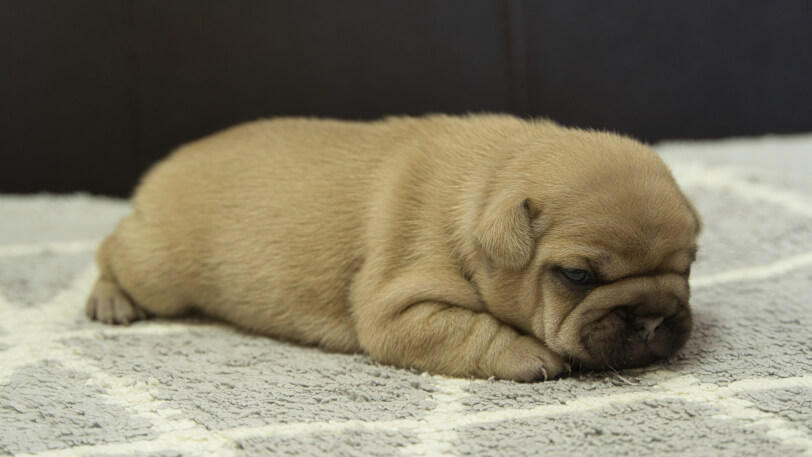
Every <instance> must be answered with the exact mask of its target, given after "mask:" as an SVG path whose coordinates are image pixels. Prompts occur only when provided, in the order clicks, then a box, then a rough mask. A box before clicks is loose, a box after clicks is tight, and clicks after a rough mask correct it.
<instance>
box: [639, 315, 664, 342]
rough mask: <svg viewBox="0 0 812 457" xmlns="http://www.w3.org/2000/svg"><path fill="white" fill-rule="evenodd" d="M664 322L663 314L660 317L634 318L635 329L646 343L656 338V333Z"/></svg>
mask: <svg viewBox="0 0 812 457" xmlns="http://www.w3.org/2000/svg"><path fill="white" fill-rule="evenodd" d="M662 323H663V316H659V317H637V318H635V319H634V330H635V331H636V332H637V333H638V334H639V335H640V338H642V339H643V341H645V342H646V343H648V342H649V341H651V340H652V339H654V334H655V333H656V332H657V329H658V328H660V324H662Z"/></svg>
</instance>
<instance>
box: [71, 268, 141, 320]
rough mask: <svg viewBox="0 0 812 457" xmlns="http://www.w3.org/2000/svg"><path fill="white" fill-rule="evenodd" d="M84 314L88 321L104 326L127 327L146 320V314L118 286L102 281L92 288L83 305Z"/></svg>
mask: <svg viewBox="0 0 812 457" xmlns="http://www.w3.org/2000/svg"><path fill="white" fill-rule="evenodd" d="M85 313H86V314H87V317H89V318H90V319H95V320H98V321H99V322H103V323H105V324H122V325H129V324H130V323H131V322H134V321H137V320H142V319H146V318H147V313H146V312H145V311H144V310H143V309H141V308H140V307H138V306H136V305H135V304H133V302H132V301H131V300H130V299H129V297H127V295H126V294H125V293H124V292H123V291H122V290H121V289H120V288H119V287H118V285H116V284H114V283H112V282H110V281H105V280H102V279H99V280H98V281H97V282H96V285H95V286H94V287H93V291H92V292H91V293H90V297H88V299H87V302H86V304H85Z"/></svg>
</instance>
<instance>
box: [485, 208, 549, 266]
mask: <svg viewBox="0 0 812 457" xmlns="http://www.w3.org/2000/svg"><path fill="white" fill-rule="evenodd" d="M531 219H532V218H531V208H530V199H529V198H525V199H523V200H520V201H517V200H515V199H510V198H503V199H497V200H496V201H493V202H491V203H490V205H488V206H486V207H485V211H484V212H483V214H482V218H481V219H480V221H479V224H478V225H477V227H476V230H475V232H474V237H475V239H476V242H477V244H478V245H479V248H480V249H481V250H482V251H483V253H484V254H485V255H486V256H487V257H488V259H489V260H490V261H491V262H493V263H494V265H496V266H497V267H499V268H504V269H507V270H513V271H516V270H521V269H522V268H524V267H525V266H526V265H527V263H528V262H529V261H530V258H531V257H533V252H534V251H535V239H534V238H535V237H534V235H533V227H532V220H531Z"/></svg>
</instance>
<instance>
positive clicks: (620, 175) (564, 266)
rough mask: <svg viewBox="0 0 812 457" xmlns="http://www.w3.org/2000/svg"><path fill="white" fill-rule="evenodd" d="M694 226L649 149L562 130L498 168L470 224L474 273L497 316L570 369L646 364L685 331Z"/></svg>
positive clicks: (667, 352) (676, 344)
mask: <svg viewBox="0 0 812 457" xmlns="http://www.w3.org/2000/svg"><path fill="white" fill-rule="evenodd" d="M699 230H700V221H699V217H698V215H697V213H696V211H695V210H694V208H693V207H692V206H691V204H690V203H689V202H688V200H687V199H686V198H685V196H684V195H683V194H682V192H681V191H680V189H679V188H678V187H677V185H676V183H675V181H674V179H673V177H672V176H671V173H670V172H669V170H668V168H667V167H666V166H665V164H664V163H663V162H662V161H661V160H660V159H659V157H658V156H657V155H656V154H654V153H653V152H652V151H651V150H649V149H648V148H646V147H645V146H643V145H642V144H640V143H638V142H635V141H633V140H630V139H627V138H623V137H619V136H616V135H612V134H608V133H595V132H582V131H571V130H566V131H563V130H562V131H560V132H558V131H556V134H555V135H552V138H548V139H547V140H545V142H543V143H538V144H536V145H534V146H532V147H529V148H528V149H527V150H526V151H522V152H521V153H519V154H517V155H516V156H515V157H514V158H513V159H511V161H510V162H509V163H508V164H506V166H505V167H504V169H501V170H499V171H498V172H497V173H496V176H495V177H494V179H493V181H492V183H491V190H490V193H489V195H488V197H487V198H486V202H485V204H484V205H483V207H482V210H481V213H480V218H479V222H478V225H477V227H476V229H475V230H474V238H475V240H476V243H477V246H478V249H479V252H480V254H481V260H482V261H481V263H480V268H479V269H478V271H477V272H476V273H475V275H474V280H475V281H476V283H477V285H478V287H479V289H480V293H481V294H482V296H483V298H484V301H485V302H486V303H487V306H488V307H489V311H490V312H491V313H493V314H494V315H496V316H497V317H500V318H501V319H502V320H504V321H506V322H508V323H511V324H513V325H514V326H515V327H517V328H519V329H521V330H524V331H525V332H527V333H529V334H533V335H535V336H537V337H538V338H539V339H541V340H542V341H544V342H545V343H546V344H547V345H548V346H549V347H550V348H551V349H553V350H554V351H556V352H558V353H560V354H561V355H563V356H565V357H568V358H569V359H570V360H572V362H573V363H574V366H576V367H578V366H581V367H583V368H587V369H600V368H622V367H633V366H641V365H645V364H647V363H649V362H651V361H653V360H656V359H658V358H663V357H669V356H671V355H673V354H674V353H676V352H677V351H678V350H679V349H680V348H681V347H682V346H683V345H684V343H685V342H686V340H687V339H688V336H689V334H690V331H691V326H692V321H691V310H690V307H689V306H688V299H689V287H688V276H689V274H690V267H691V263H692V262H693V261H694V258H695V255H696V249H697V247H696V237H697V235H698V233H699Z"/></svg>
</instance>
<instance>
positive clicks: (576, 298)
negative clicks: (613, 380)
mask: <svg viewBox="0 0 812 457" xmlns="http://www.w3.org/2000/svg"><path fill="white" fill-rule="evenodd" d="M682 219H683V220H676V221H674V220H670V221H668V223H663V224H655V225H654V226H646V224H645V223H640V224H641V225H637V226H636V227H635V226H634V224H631V225H628V224H620V225H618V224H616V223H613V222H612V220H611V218H609V219H604V220H602V221H599V220H595V221H594V223H596V224H600V225H598V226H597V227H599V229H595V230H589V229H588V227H585V226H583V225H581V224H579V225H578V226H577V228H573V227H567V226H566V225H564V226H563V227H559V228H558V230H556V233H555V234H553V235H551V236H550V237H548V238H547V239H546V240H545V241H546V242H545V243H544V244H543V246H540V249H539V251H538V257H537V263H536V265H538V271H539V277H538V281H539V283H540V287H539V290H538V295H540V296H539V297H538V301H539V305H540V306H539V307H538V308H537V309H536V311H535V312H534V315H533V321H532V332H533V333H536V334H541V335H544V340H545V341H546V342H547V344H548V345H549V346H550V347H551V348H553V349H554V350H556V351H557V352H559V353H562V354H566V355H567V356H569V357H570V358H571V359H572V360H573V362H574V365H575V366H579V365H580V366H583V367H584V368H609V367H611V368H624V367H635V366H641V365H645V364H648V363H650V362H652V361H654V360H656V359H659V358H664V357H669V356H671V355H674V354H675V353H676V352H677V351H678V350H679V349H680V348H681V347H682V346H683V345H684V344H685V342H686V340H687V339H688V336H689V334H690V331H691V326H692V321H691V310H690V308H689V306H688V299H689V287H688V276H689V274H690V267H691V263H692V262H693V260H694V257H695V255H696V245H695V242H694V237H695V233H696V228H695V223H694V219H693V217H692V215H691V214H690V212H689V210H688V209H687V208H686V211H685V214H684V216H683V218H682ZM638 222H639V221H638ZM553 230H555V229H553Z"/></svg>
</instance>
